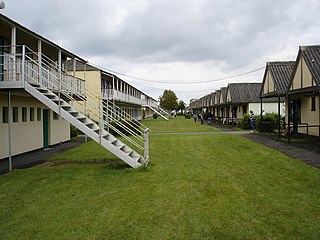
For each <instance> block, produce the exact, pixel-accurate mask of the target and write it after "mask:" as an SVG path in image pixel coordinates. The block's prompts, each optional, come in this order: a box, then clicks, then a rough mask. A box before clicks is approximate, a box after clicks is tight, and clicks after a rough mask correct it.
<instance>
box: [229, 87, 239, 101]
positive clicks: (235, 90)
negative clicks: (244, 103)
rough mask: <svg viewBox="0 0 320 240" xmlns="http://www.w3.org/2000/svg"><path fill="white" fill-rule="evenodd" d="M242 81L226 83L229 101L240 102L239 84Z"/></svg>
mask: <svg viewBox="0 0 320 240" xmlns="http://www.w3.org/2000/svg"><path fill="white" fill-rule="evenodd" d="M241 84H242V83H229V84H228V91H229V92H230V97H231V99H230V101H228V102H232V103H241V98H240V92H239V90H240V86H239V85H241Z"/></svg>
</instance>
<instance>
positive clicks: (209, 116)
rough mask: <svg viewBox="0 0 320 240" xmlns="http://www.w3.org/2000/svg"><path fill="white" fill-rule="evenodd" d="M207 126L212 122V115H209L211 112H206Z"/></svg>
mask: <svg viewBox="0 0 320 240" xmlns="http://www.w3.org/2000/svg"><path fill="white" fill-rule="evenodd" d="M207 116H208V125H210V124H211V122H212V114H211V112H208V115H207Z"/></svg>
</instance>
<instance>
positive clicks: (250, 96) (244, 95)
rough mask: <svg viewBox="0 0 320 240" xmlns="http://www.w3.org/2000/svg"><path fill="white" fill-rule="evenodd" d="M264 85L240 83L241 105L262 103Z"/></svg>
mask: <svg viewBox="0 0 320 240" xmlns="http://www.w3.org/2000/svg"><path fill="white" fill-rule="evenodd" d="M261 85H262V83H239V85H238V89H239V95H240V102H241V103H256V102H260V89H261Z"/></svg>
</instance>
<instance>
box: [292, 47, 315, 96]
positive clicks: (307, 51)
mask: <svg viewBox="0 0 320 240" xmlns="http://www.w3.org/2000/svg"><path fill="white" fill-rule="evenodd" d="M301 58H303V59H304V60H305V62H306V64H307V67H308V69H309V71H310V73H311V75H312V78H313V80H314V82H315V83H316V87H317V88H318V90H320V45H314V46H300V47H299V52H298V56H297V59H296V63H295V66H294V71H293V73H292V75H291V79H290V84H289V86H288V90H289V89H290V87H291V84H292V82H293V79H294V75H295V72H296V69H297V67H298V64H299V60H300V59H301Z"/></svg>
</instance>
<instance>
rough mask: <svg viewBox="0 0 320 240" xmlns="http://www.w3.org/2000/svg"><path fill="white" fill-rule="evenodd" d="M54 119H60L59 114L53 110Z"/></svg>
mask: <svg viewBox="0 0 320 240" xmlns="http://www.w3.org/2000/svg"><path fill="white" fill-rule="evenodd" d="M53 120H59V114H58V113H55V112H53Z"/></svg>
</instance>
